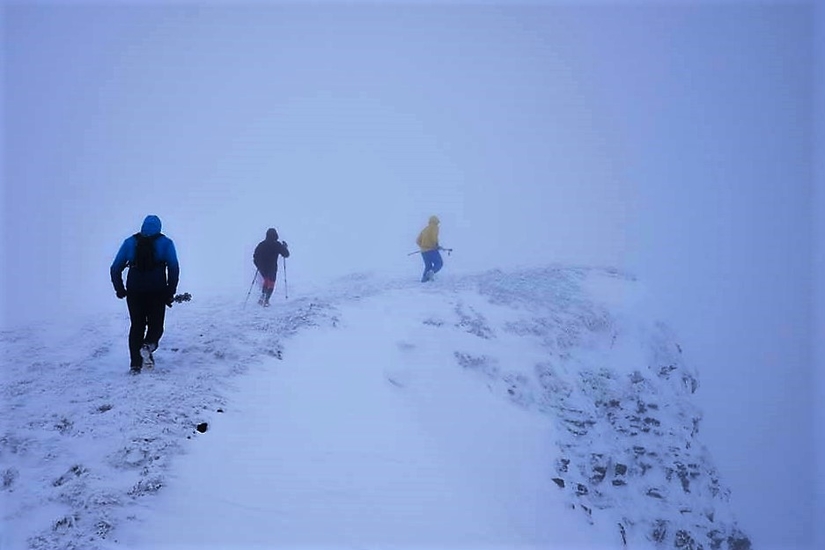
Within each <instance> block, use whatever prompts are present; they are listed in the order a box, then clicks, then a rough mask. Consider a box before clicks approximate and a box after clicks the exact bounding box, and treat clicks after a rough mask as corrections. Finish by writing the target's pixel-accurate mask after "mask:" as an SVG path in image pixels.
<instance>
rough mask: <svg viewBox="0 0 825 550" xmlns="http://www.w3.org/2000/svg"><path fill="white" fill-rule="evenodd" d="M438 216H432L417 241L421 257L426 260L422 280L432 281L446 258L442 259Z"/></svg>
mask: <svg viewBox="0 0 825 550" xmlns="http://www.w3.org/2000/svg"><path fill="white" fill-rule="evenodd" d="M439 223H440V221H439V219H438V216H430V221H429V223H428V224H427V227H425V228H424V229H422V230H421V233H419V234H418V239H416V241H415V243H416V244H417V245H418V248H420V249H421V258H423V260H424V274H423V275H422V276H421V282H422V283H425V282H427V281H432V280H433V276H434V275H435V274H436V273H438V272H439V271H440V270H441V267H442V266H443V265H444V260H442V259H441V252H439V251H440V250H441V246H439V244H438V224H439Z"/></svg>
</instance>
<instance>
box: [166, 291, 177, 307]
mask: <svg viewBox="0 0 825 550" xmlns="http://www.w3.org/2000/svg"><path fill="white" fill-rule="evenodd" d="M174 302H175V289H174V288H170V289H167V290H166V305H167V306H169V307H172V304H173V303H174Z"/></svg>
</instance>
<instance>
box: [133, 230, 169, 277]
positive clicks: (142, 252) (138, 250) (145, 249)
mask: <svg viewBox="0 0 825 550" xmlns="http://www.w3.org/2000/svg"><path fill="white" fill-rule="evenodd" d="M162 235H163V234H162V233H157V234H155V235H152V236H150V237H146V236H145V235H143V234H142V233H135V235H134V237H135V239H136V240H137V246H136V247H135V260H134V261H133V262H132V267H134V268H135V269H137V270H138V271H151V270H152V269H154V268H155V267H156V266H157V265H158V261H157V259H156V258H155V241H156V240H158V237H160V236H162Z"/></svg>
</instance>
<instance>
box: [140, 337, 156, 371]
mask: <svg viewBox="0 0 825 550" xmlns="http://www.w3.org/2000/svg"><path fill="white" fill-rule="evenodd" d="M156 349H158V345H157V344H150V343H146V344H143V346H142V347H141V348H140V357H141V358H142V359H143V366H144V367H146V368H147V369H151V368H153V367H154V366H155V358H154V356H153V355H152V352H153V351H155V350H156Z"/></svg>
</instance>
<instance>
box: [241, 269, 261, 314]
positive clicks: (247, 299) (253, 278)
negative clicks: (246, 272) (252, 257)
mask: <svg viewBox="0 0 825 550" xmlns="http://www.w3.org/2000/svg"><path fill="white" fill-rule="evenodd" d="M257 279H258V270H257V269H255V276H254V277H252V284H251V285H249V292H247V293H246V300H244V301H243V307H246V303H247V302H248V301H249V295H250V294H252V287H253V286H255V281H256V280H257Z"/></svg>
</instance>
